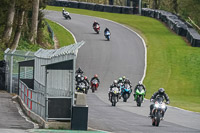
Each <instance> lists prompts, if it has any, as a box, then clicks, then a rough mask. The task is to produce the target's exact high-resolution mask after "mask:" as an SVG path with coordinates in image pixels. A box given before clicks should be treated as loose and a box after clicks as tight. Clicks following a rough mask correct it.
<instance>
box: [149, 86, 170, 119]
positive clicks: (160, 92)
mask: <svg viewBox="0 0 200 133" xmlns="http://www.w3.org/2000/svg"><path fill="white" fill-rule="evenodd" d="M158 97H161V98H163V101H164V99H165V100H166V104H169V96H168V95H167V94H166V93H165V89H164V88H159V90H158V91H157V92H155V93H154V94H153V95H152V97H151V99H150V101H151V102H154V100H156V98H158ZM153 107H154V103H153V104H151V105H150V113H149V117H152V110H153ZM166 111H167V107H166V109H165V112H166ZM163 117H164V114H163Z"/></svg>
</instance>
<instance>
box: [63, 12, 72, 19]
mask: <svg viewBox="0 0 200 133" xmlns="http://www.w3.org/2000/svg"><path fill="white" fill-rule="evenodd" d="M63 17H64V18H66V19H71V17H70V15H69V12H63Z"/></svg>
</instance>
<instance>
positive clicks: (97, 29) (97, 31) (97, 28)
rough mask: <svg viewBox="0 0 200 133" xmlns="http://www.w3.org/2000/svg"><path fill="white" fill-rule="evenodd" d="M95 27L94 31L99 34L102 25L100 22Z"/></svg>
mask: <svg viewBox="0 0 200 133" xmlns="http://www.w3.org/2000/svg"><path fill="white" fill-rule="evenodd" d="M93 29H94V31H95V32H96V33H97V34H99V32H100V26H99V24H96V25H95V26H94V27H93Z"/></svg>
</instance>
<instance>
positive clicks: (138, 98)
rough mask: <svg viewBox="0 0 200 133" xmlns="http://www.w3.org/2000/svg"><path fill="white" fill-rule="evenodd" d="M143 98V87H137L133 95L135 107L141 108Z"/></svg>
mask: <svg viewBox="0 0 200 133" xmlns="http://www.w3.org/2000/svg"><path fill="white" fill-rule="evenodd" d="M144 96H145V91H144V89H143V87H142V86H140V87H138V88H137V89H136V92H135V94H134V99H135V101H136V103H137V106H139V107H140V106H141V104H142V102H143V100H144Z"/></svg>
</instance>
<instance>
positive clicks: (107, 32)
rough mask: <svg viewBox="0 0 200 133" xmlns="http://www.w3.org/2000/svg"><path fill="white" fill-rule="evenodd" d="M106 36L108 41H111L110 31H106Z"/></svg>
mask: <svg viewBox="0 0 200 133" xmlns="http://www.w3.org/2000/svg"><path fill="white" fill-rule="evenodd" d="M104 36H105V38H106V39H107V40H108V41H109V40H110V32H109V31H106V33H105V35H104Z"/></svg>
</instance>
